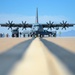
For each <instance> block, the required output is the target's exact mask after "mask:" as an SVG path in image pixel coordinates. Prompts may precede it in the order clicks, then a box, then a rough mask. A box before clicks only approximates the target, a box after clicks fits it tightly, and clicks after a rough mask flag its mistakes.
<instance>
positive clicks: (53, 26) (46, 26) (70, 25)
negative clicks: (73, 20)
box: [42, 24, 75, 28]
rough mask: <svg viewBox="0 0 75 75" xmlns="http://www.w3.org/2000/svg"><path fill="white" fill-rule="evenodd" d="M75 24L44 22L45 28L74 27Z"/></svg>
mask: <svg viewBox="0 0 75 75" xmlns="http://www.w3.org/2000/svg"><path fill="white" fill-rule="evenodd" d="M74 25H75V24H49V25H48V24H42V26H43V28H48V27H52V28H55V27H73V26H74Z"/></svg>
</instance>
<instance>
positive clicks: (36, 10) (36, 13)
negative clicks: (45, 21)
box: [36, 8, 38, 23]
mask: <svg viewBox="0 0 75 75" xmlns="http://www.w3.org/2000/svg"><path fill="white" fill-rule="evenodd" d="M36 23H38V8H37V9H36Z"/></svg>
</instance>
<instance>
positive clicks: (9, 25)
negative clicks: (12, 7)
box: [6, 20, 14, 29]
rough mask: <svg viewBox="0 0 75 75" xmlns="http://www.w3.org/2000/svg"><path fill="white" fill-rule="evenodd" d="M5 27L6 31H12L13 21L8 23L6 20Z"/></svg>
mask: <svg viewBox="0 0 75 75" xmlns="http://www.w3.org/2000/svg"><path fill="white" fill-rule="evenodd" d="M6 25H7V26H8V29H10V28H11V29H12V26H13V25H14V24H13V21H9V20H8V23H6Z"/></svg>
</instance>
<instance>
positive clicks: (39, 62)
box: [0, 38, 75, 75]
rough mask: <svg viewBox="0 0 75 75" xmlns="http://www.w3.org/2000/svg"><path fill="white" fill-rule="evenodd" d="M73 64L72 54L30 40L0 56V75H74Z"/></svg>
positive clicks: (54, 45)
mask: <svg viewBox="0 0 75 75" xmlns="http://www.w3.org/2000/svg"><path fill="white" fill-rule="evenodd" d="M49 39H50V38H49ZM74 40H75V39H74ZM74 63H75V53H74V52H71V51H69V50H67V49H66V48H64V47H61V46H60V45H58V44H56V43H54V42H52V41H48V40H46V39H42V38H41V39H40V38H36V39H34V38H31V39H29V40H26V41H23V42H21V43H19V44H17V45H15V46H14V47H12V48H10V49H9V50H7V51H6V52H4V53H1V54H0V75H75V64H74Z"/></svg>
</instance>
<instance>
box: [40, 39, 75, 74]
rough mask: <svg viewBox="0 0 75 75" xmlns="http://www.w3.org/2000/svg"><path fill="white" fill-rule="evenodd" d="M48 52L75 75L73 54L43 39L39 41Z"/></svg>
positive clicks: (74, 57) (74, 54)
mask: <svg viewBox="0 0 75 75" xmlns="http://www.w3.org/2000/svg"><path fill="white" fill-rule="evenodd" d="M40 40H41V41H42V42H43V44H44V45H45V46H46V47H47V48H48V50H49V51H50V52H51V53H52V54H54V55H55V56H56V57H57V58H58V59H59V60H60V61H61V62H62V63H63V64H65V66H66V67H67V68H68V69H69V70H70V71H71V72H72V73H73V75H75V53H73V52H71V51H69V50H67V49H65V48H63V47H61V46H59V45H57V44H55V43H53V42H51V41H47V40H45V39H40Z"/></svg>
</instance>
